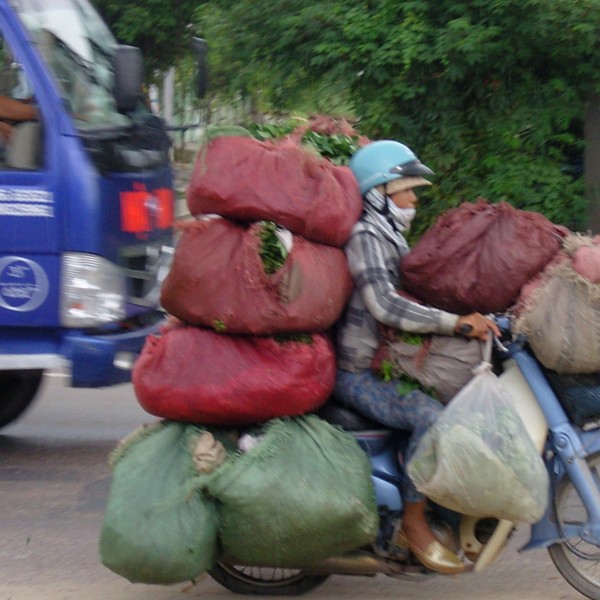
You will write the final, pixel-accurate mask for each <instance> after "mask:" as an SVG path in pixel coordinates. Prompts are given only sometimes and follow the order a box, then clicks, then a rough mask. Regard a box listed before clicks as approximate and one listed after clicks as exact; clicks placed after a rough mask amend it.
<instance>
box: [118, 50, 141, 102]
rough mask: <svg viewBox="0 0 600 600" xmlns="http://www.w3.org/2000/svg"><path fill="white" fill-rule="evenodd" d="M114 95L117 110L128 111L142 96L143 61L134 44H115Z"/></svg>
mask: <svg viewBox="0 0 600 600" xmlns="http://www.w3.org/2000/svg"><path fill="white" fill-rule="evenodd" d="M114 69H115V83H114V90H113V91H114V96H115V101H116V103H117V110H118V111H119V112H121V113H128V112H131V111H133V110H135V107H136V106H137V104H138V102H139V101H140V99H142V98H143V97H144V92H143V88H142V85H143V81H144V62H143V58H142V52H141V51H140V49H139V48H136V47H135V46H124V45H119V46H117V52H116V54H115V62H114Z"/></svg>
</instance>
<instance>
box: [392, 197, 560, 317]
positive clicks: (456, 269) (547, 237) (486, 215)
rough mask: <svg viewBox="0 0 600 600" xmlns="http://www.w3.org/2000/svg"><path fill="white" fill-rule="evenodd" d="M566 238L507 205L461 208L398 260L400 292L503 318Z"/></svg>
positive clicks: (439, 304) (444, 306)
mask: <svg viewBox="0 0 600 600" xmlns="http://www.w3.org/2000/svg"><path fill="white" fill-rule="evenodd" d="M565 233H566V230H564V229H563V228H561V227H558V226H556V225H554V224H553V223H552V222H550V221H549V220H548V219H546V217H544V216H543V215H541V214H539V213H535V212H529V211H523V210H518V209H516V208H514V207H512V206H511V205H510V204H507V203H505V202H501V203H498V204H489V203H488V202H487V201H485V200H483V199H478V201H477V202H476V203H473V204H471V203H467V202H465V203H463V204H462V205H461V206H459V207H458V208H454V209H451V210H449V211H447V212H446V213H444V214H443V215H442V216H441V217H440V218H439V219H438V220H437V222H436V223H435V224H434V225H433V226H432V227H431V228H430V229H429V230H428V231H426V232H425V234H424V235H423V237H422V238H421V239H420V240H419V241H418V242H417V244H416V245H415V246H414V248H413V249H412V250H411V252H410V253H409V254H408V255H407V256H406V257H405V258H403V259H402V263H401V265H400V272H401V281H402V287H403V289H405V290H406V291H407V292H409V293H410V294H413V295H414V296H416V297H417V298H419V299H420V300H422V301H423V302H425V303H427V304H430V305H431V306H435V307H436V308H441V309H443V310H447V311H450V312H454V313H458V314H465V313H470V312H473V311H477V312H482V313H489V312H502V311H505V310H507V309H508V308H509V307H510V306H512V304H513V303H514V302H515V301H516V299H517V297H518V295H519V292H520V290H521V287H522V286H523V285H524V284H525V283H526V282H528V281H529V280H530V279H531V278H532V277H533V276H534V275H535V274H537V273H539V272H540V271H541V270H542V269H543V268H544V267H545V265H546V264H547V263H548V262H549V261H550V260H551V259H552V258H553V257H554V255H555V254H556V253H557V252H558V251H559V249H560V247H561V241H562V237H563V236H564V235H565Z"/></svg>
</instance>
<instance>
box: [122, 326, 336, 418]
mask: <svg viewBox="0 0 600 600" xmlns="http://www.w3.org/2000/svg"><path fill="white" fill-rule="evenodd" d="M305 337H306V339H305V340H304V339H303V340H302V341H294V340H291V339H287V340H278V339H275V338H272V337H255V336H234V335H226V334H220V333H216V332H214V331H212V330H210V329H203V328H200V327H176V328H173V329H166V330H164V331H163V333H162V335H161V336H160V337H158V336H150V337H148V338H147V339H146V342H145V344H144V347H143V349H142V352H141V355H140V357H139V359H138V360H137V362H136V364H135V366H134V369H133V374H132V381H133V387H134V390H135V393H136V397H137V400H138V402H139V403H140V405H141V406H142V407H143V408H144V409H145V410H146V411H148V412H149V413H150V414H153V415H156V416H158V417H162V418H166V419H173V420H177V421H186V422H192V423H202V424H212V425H252V424H254V423H258V422H262V421H267V420H269V419H273V418H275V417H285V416H295V415H301V414H304V413H307V412H311V411H313V410H316V409H317V408H319V407H320V406H321V405H322V404H323V403H324V402H325V401H326V400H327V398H328V397H329V395H330V394H331V392H332V390H333V386H334V384H335V372H336V366H335V355H334V351H333V346H332V344H331V341H330V340H329V338H328V337H327V336H326V335H325V334H316V333H315V334H312V335H311V336H305Z"/></svg>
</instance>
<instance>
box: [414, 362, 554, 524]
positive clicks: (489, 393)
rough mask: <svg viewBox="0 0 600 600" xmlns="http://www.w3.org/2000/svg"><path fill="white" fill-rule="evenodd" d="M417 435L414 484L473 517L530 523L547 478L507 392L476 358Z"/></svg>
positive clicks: (537, 514)
mask: <svg viewBox="0 0 600 600" xmlns="http://www.w3.org/2000/svg"><path fill="white" fill-rule="evenodd" d="M474 372H475V376H474V377H473V379H471V381H470V382H469V383H468V384H467V385H466V386H465V387H464V388H463V389H462V390H461V391H460V392H459V393H458V394H457V395H456V396H455V398H454V399H453V400H452V401H451V402H450V403H449V404H448V405H447V407H446V408H445V409H444V411H443V412H442V414H441V415H440V417H439V418H438V420H437V421H436V423H434V425H432V427H431V428H430V429H429V430H428V431H427V433H426V434H425V435H424V436H423V437H422V438H421V440H420V442H419V444H418V446H417V449H416V451H415V453H414V454H413V456H412V458H411V459H410V461H409V463H408V467H407V468H408V474H409V476H410V477H411V479H412V480H413V482H414V483H415V485H416V487H417V489H418V490H419V491H420V492H422V493H423V494H425V495H426V496H427V497H428V498H430V499H431V500H433V501H434V502H436V503H438V504H440V505H441V506H445V507H446V508H449V509H451V510H454V511H456V512H459V513H462V514H465V515H471V516H474V517H493V518H497V519H507V520H509V521H517V522H518V521H521V522H527V523H535V522H536V521H538V520H539V519H540V518H541V517H542V515H543V514H544V511H545V510H546V505H547V502H548V487H549V479H548V472H547V470H546V467H545V465H544V462H543V460H542V458H541V457H540V455H539V454H538V452H537V450H536V448H535V446H534V444H533V441H532V439H531V437H530V436H529V433H528V432H527V429H526V428H525V425H524V424H523V422H522V421H521V417H520V416H519V414H518V412H517V410H516V408H515V406H514V400H513V398H512V397H511V395H510V393H509V392H508V391H507V390H506V388H504V386H503V385H502V382H501V381H500V380H499V379H498V378H497V377H496V376H495V375H494V374H493V373H492V370H491V364H490V363H489V362H482V363H481V364H480V365H479V366H478V367H477V368H476V369H475V371H474Z"/></svg>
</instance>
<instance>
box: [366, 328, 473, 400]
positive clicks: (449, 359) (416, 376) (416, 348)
mask: <svg viewBox="0 0 600 600" xmlns="http://www.w3.org/2000/svg"><path fill="white" fill-rule="evenodd" d="M412 337H415V336H411V338H412ZM417 339H418V340H420V342H419V343H417V341H416V340H415V341H413V342H412V343H409V342H407V341H404V340H403V338H402V335H400V336H399V339H397V340H395V341H392V340H384V341H382V343H381V347H380V349H379V351H378V352H377V354H376V355H375V360H374V363H373V370H374V371H375V372H376V373H379V374H381V373H382V369H383V368H384V367H383V365H382V363H383V362H384V361H387V362H388V363H389V365H390V367H391V373H390V375H391V376H392V377H393V378H394V379H401V378H406V377H408V378H409V379H413V380H415V381H417V382H418V383H419V384H420V386H421V387H422V388H423V389H425V390H426V391H427V392H428V393H431V395H432V396H433V397H434V398H436V399H437V400H439V401H440V402H442V403H443V404H447V403H448V402H450V400H452V398H453V397H454V396H455V395H456V394H457V393H458V392H459V391H460V390H461V389H462V388H463V387H464V386H465V385H466V384H467V383H468V382H469V380H470V379H471V377H472V376H473V369H474V368H475V367H476V366H477V365H478V364H479V363H480V362H481V358H482V344H481V342H480V341H479V340H468V339H466V338H461V337H457V336H449V335H424V336H418V337H417Z"/></svg>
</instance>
